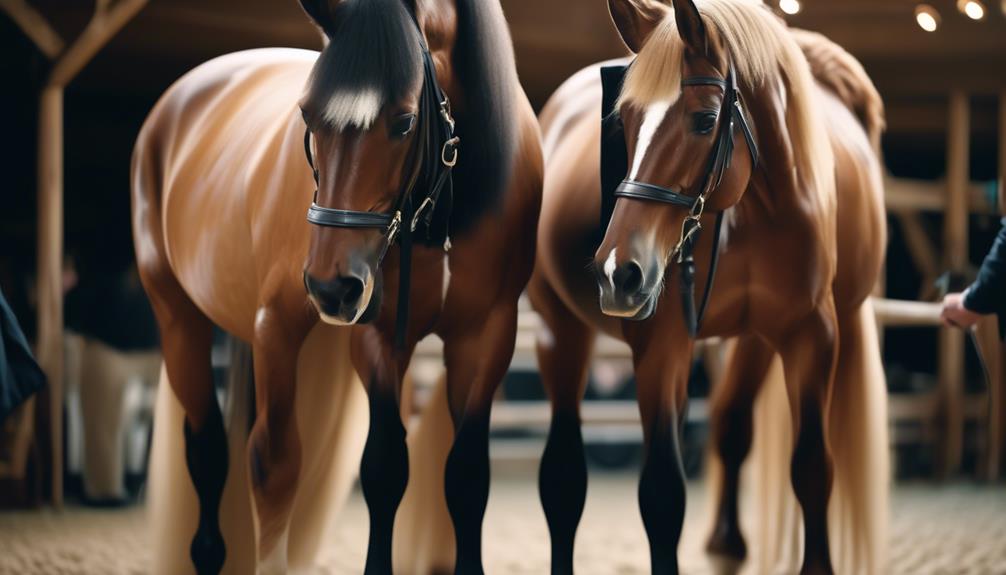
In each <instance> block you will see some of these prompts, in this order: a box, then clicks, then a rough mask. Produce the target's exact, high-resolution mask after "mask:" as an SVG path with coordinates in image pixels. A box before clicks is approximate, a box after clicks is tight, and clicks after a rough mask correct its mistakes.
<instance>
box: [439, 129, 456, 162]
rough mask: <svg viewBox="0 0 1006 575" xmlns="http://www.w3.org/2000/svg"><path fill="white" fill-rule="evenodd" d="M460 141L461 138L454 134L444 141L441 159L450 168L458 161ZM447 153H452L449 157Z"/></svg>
mask: <svg viewBox="0 0 1006 575" xmlns="http://www.w3.org/2000/svg"><path fill="white" fill-rule="evenodd" d="M460 141H461V138H459V137H457V136H454V137H453V138H451V139H450V140H447V141H446V142H444V148H443V149H442V150H440V161H441V162H443V163H444V165H445V166H447V167H448V168H453V167H454V165H455V164H457V163H458V142H460ZM447 154H451V156H450V158H448V156H447Z"/></svg>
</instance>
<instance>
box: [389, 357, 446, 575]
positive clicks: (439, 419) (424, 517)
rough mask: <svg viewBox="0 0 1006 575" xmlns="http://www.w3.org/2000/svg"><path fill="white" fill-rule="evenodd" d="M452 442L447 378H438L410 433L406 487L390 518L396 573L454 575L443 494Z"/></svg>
mask: <svg viewBox="0 0 1006 575" xmlns="http://www.w3.org/2000/svg"><path fill="white" fill-rule="evenodd" d="M453 443H454V423H453V422H452V421H451V412H450V409H449V407H448V405H447V378H446V376H441V377H440V379H439V381H438V382H437V385H436V387H434V389H433V393H432V394H431V395H430V400H429V402H428V403H427V405H426V408H425V409H424V410H423V413H422V417H421V418H420V420H419V422H418V424H417V425H416V426H415V427H412V428H410V429H409V485H408V487H407V488H406V490H405V497H404V498H403V499H402V505H401V507H399V510H398V516H397V518H396V520H395V539H394V545H395V548H394V553H393V559H394V568H395V572H396V573H413V574H415V575H430V574H434V573H453V572H454V553H455V543H454V525H453V523H452V522H451V516H450V513H449V512H448V511H447V499H446V497H445V495H444V468H445V467H446V465H447V455H448V453H450V450H451V445H453Z"/></svg>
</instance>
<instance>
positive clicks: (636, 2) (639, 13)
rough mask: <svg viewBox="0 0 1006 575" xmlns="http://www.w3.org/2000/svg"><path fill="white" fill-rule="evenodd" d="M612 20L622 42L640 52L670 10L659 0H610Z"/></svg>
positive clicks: (635, 51)
mask: <svg viewBox="0 0 1006 575" xmlns="http://www.w3.org/2000/svg"><path fill="white" fill-rule="evenodd" d="M608 11H609V12H611V20H612V21H613V22H614V23H615V28H618V33H619V35H621V36H622V42H625V45H626V46H627V47H628V48H629V50H632V52H633V53H636V54H638V53H639V51H640V50H642V49H643V46H644V45H645V44H646V40H647V38H649V37H650V33H652V32H653V30H654V29H655V28H656V27H657V24H659V23H660V21H661V20H663V19H664V17H665V16H666V15H667V14H668V12H670V10H669V9H668V8H667V6H665V5H664V4H661V3H660V2H659V0H608Z"/></svg>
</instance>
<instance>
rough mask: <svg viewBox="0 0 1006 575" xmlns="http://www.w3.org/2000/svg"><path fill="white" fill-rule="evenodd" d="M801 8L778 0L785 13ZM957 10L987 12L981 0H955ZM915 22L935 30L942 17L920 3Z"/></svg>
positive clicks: (975, 14) (1005, 7) (979, 15)
mask: <svg viewBox="0 0 1006 575" xmlns="http://www.w3.org/2000/svg"><path fill="white" fill-rule="evenodd" d="M802 9H803V4H802V3H801V2H800V0H779V10H780V11H782V12H783V13H785V14H789V15H793V14H797V13H799V12H800V10H802ZM957 11H958V12H960V13H961V14H963V15H964V16H966V17H968V18H970V19H972V20H984V19H985V16H986V14H987V10H986V8H985V4H983V3H982V2H981V0H957ZM1002 11H1003V13H1004V14H1006V0H1002ZM915 22H916V23H917V24H918V25H919V28H922V29H923V30H925V31H926V32H935V31H937V30H938V29H939V27H940V23H941V22H942V17H941V16H940V12H939V10H937V9H936V8H935V7H934V6H933V5H931V4H925V3H922V4H919V5H918V6H916V7H915Z"/></svg>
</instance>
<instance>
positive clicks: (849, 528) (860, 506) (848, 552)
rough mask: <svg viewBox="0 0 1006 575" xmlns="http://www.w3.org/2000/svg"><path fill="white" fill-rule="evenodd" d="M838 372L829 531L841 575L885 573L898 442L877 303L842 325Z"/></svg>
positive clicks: (864, 305)
mask: <svg viewBox="0 0 1006 575" xmlns="http://www.w3.org/2000/svg"><path fill="white" fill-rule="evenodd" d="M840 322H841V323H840V325H839V332H840V333H839V337H840V338H841V343H840V350H839V357H838V371H837V375H836V377H835V388H834V391H833V393H832V400H831V409H830V411H829V417H830V419H829V422H828V431H829V436H830V437H831V438H832V439H831V452H832V456H833V458H834V462H835V484H834V489H833V491H832V498H831V504H830V507H829V509H828V520H829V521H828V528H829V534H830V538H831V542H832V548H833V549H834V550H835V551H834V553H833V554H832V558H833V561H834V563H835V570H836V572H837V573H870V574H873V573H883V572H885V571H886V570H887V569H886V565H887V557H886V549H887V524H888V493H889V487H890V480H891V479H890V477H891V475H890V452H889V449H890V447H889V446H890V443H889V441H888V426H887V379H886V377H885V376H884V366H883V363H882V361H881V357H880V344H879V342H878V334H877V324H876V320H875V317H874V310H873V302H872V300H870V299H867V300H866V301H864V302H863V303H862V305H860V307H859V309H858V310H855V311H854V312H852V313H851V314H850V315H849V317H848V318H847V319H846V320H845V321H841V320H840Z"/></svg>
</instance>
